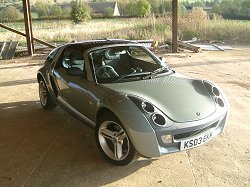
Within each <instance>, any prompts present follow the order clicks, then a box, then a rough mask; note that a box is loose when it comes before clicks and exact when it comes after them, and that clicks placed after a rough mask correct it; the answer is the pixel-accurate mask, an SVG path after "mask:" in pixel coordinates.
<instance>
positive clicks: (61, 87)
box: [53, 48, 99, 121]
mask: <svg viewBox="0 0 250 187" xmlns="http://www.w3.org/2000/svg"><path fill="white" fill-rule="evenodd" d="M53 74H54V78H55V82H56V84H57V87H58V91H59V93H58V95H59V99H58V100H59V101H60V102H62V104H64V105H66V107H67V108H69V109H70V110H71V111H73V112H75V113H76V114H78V115H82V116H81V117H83V116H84V117H85V118H87V119H85V120H90V121H94V115H93V113H95V110H96V109H95V107H93V105H96V103H97V102H98V101H99V98H98V97H97V96H96V94H94V93H92V91H91V90H94V88H95V87H96V85H95V83H94V82H92V81H89V80H87V78H86V77H87V76H86V68H85V63H84V57H83V51H81V50H80V49H74V48H66V49H65V50H64V51H63V52H62V55H61V57H60V58H59V59H58V61H57V62H56V64H55V67H54V70H53Z"/></svg>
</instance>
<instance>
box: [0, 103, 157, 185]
mask: <svg viewBox="0 0 250 187" xmlns="http://www.w3.org/2000/svg"><path fill="white" fill-rule="evenodd" d="M0 160H1V162H0V168H1V169H0V184H2V185H4V186H9V185H12V186H20V185H27V186H54V185H55V186H61V185H64V186H85V185H88V186H100V185H105V184H110V183H113V182H115V181H118V180H120V179H122V178H125V177H126V176H128V175H130V174H132V173H134V172H136V171H138V170H139V169H141V168H142V167H146V166H148V165H150V164H151V163H152V162H153V161H154V160H153V159H152V160H150V159H140V160H139V161H137V162H135V163H133V164H132V165H129V166H125V167H119V166H114V165H112V164H110V163H108V162H107V161H106V160H105V159H103V157H102V156H101V154H100V153H99V151H98V149H97V146H96V144H95V138H94V130H93V129H91V128H89V127H88V126H87V125H84V124H83V123H82V122H80V121H78V120H76V119H75V118H74V117H72V116H71V115H69V114H68V113H66V112H64V111H63V110H61V109H60V108H59V107H57V108H55V109H54V110H49V111H45V110H43V109H42V107H41V105H40V103H39V102H38V101H21V102H14V103H2V104H0Z"/></svg>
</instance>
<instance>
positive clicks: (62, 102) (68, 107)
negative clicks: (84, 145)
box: [57, 96, 95, 128]
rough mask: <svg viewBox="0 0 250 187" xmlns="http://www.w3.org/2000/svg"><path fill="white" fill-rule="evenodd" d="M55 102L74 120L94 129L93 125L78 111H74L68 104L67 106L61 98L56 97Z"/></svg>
mask: <svg viewBox="0 0 250 187" xmlns="http://www.w3.org/2000/svg"><path fill="white" fill-rule="evenodd" d="M57 100H58V101H59V102H60V104H62V107H63V108H65V109H66V110H68V111H69V112H70V113H72V114H73V115H74V116H75V117H76V118H78V119H79V120H80V121H82V122H86V123H87V125H88V126H89V127H91V128H95V123H94V122H93V121H92V120H90V119H89V118H87V117H86V116H84V115H83V114H81V113H80V112H79V111H78V110H76V109H74V108H73V107H72V106H71V105H70V104H68V103H67V102H66V101H64V99H63V98H62V97H61V96H57Z"/></svg>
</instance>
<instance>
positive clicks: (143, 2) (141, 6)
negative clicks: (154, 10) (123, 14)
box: [136, 0, 151, 16]
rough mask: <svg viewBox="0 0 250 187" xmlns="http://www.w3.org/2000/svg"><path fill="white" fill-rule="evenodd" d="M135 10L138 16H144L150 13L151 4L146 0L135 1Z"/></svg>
mask: <svg viewBox="0 0 250 187" xmlns="http://www.w3.org/2000/svg"><path fill="white" fill-rule="evenodd" d="M136 10H137V15H138V16H146V15H148V14H150V13H151V5H150V3H149V2H148V0H139V1H138V2H137V3H136Z"/></svg>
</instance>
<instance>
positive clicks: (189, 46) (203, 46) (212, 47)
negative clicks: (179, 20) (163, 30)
mask: <svg viewBox="0 0 250 187" xmlns="http://www.w3.org/2000/svg"><path fill="white" fill-rule="evenodd" d="M155 44H157V45H155ZM218 44H219V45H218ZM221 44H223V45H221ZM172 45H173V43H172V41H169V40H167V41H165V43H163V44H162V45H158V42H152V45H151V47H152V48H153V49H159V48H163V49H169V50H171V46H172ZM177 45H178V51H179V52H182V51H183V50H189V51H192V52H195V53H199V52H201V51H225V50H233V48H232V47H230V46H225V45H224V43H223V42H219V41H200V40H198V39H197V38H193V39H192V40H187V41H178V42H177Z"/></svg>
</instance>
